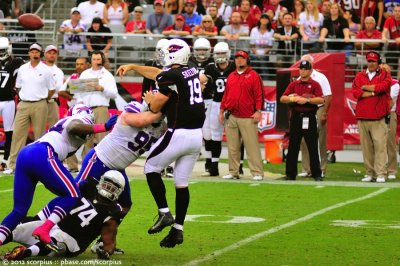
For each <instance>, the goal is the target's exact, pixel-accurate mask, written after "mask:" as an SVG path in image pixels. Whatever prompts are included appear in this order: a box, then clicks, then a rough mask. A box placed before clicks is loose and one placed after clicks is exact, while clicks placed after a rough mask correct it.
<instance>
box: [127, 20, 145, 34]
mask: <svg viewBox="0 0 400 266" xmlns="http://www.w3.org/2000/svg"><path fill="white" fill-rule="evenodd" d="M145 29H146V20H141V21H136V20H131V21H129V22H128V23H127V24H126V27H125V32H134V31H135V30H145Z"/></svg>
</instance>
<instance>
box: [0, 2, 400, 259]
mask: <svg viewBox="0 0 400 266" xmlns="http://www.w3.org/2000/svg"><path fill="white" fill-rule="evenodd" d="M17 3H18V1H15V7H14V8H17ZM385 3H386V2H385V1H378V2H374V1H370V0H366V1H364V2H363V3H362V5H359V6H350V7H349V6H348V5H347V4H344V3H342V4H338V3H331V2H330V1H329V0H324V1H322V2H321V3H318V2H317V1H316V0H308V1H306V2H305V3H303V2H301V1H278V0H269V1H257V3H253V2H252V1H251V0H241V1H239V2H238V3H237V4H236V5H232V6H230V5H228V4H227V3H224V2H223V1H221V0H215V2H214V1H207V0H205V1H194V0H185V1H182V0H181V1H173V0H167V1H165V2H163V1H162V0H155V1H154V3H153V4H154V13H153V14H149V16H148V17H147V19H146V20H144V18H143V16H142V14H143V8H142V7H141V6H140V5H138V3H136V4H135V3H133V2H132V3H131V2H129V3H127V2H124V1H121V0H109V1H107V2H106V3H103V2H101V1H96V0H90V1H83V2H81V3H79V5H77V7H74V8H72V9H71V11H70V19H69V20H65V21H64V22H63V23H62V24H61V26H60V28H59V31H60V32H61V33H63V34H64V43H63V49H71V50H74V49H77V50H79V49H87V50H88V51H89V52H90V53H89V55H90V56H89V59H86V58H77V59H76V73H75V74H73V75H71V77H70V78H69V79H67V80H66V81H65V82H63V80H62V78H61V77H63V76H64V74H63V72H62V70H61V69H59V68H58V67H57V66H56V58H57V55H58V53H59V48H58V47H56V46H54V45H49V46H47V47H46V48H44V49H43V48H42V46H41V45H40V44H38V43H33V44H31V45H30V46H29V48H28V52H27V54H28V61H27V62H23V61H22V59H21V58H17V57H14V56H13V55H12V52H11V51H12V47H11V45H12V41H11V42H10V40H9V39H8V38H5V37H1V38H0V64H1V66H2V69H1V70H0V73H1V75H2V76H6V77H7V80H6V81H5V82H2V86H3V87H4V88H3V90H2V91H1V93H0V104H1V105H0V111H1V114H2V116H3V121H4V130H5V132H6V144H5V155H4V159H3V161H2V163H1V168H2V170H3V171H4V173H5V174H14V175H15V180H14V182H15V183H16V184H17V186H16V187H17V189H16V190H15V192H14V193H19V194H21V195H24V197H23V198H22V199H19V200H18V199H16V201H15V206H14V209H13V210H12V212H11V213H10V214H9V215H8V216H7V217H6V218H5V219H4V220H3V221H2V223H1V226H0V245H2V244H5V243H8V242H10V241H11V240H13V239H12V237H14V238H15V239H14V240H16V239H18V238H21V239H22V238H23V237H22V236H21V237H20V236H18V234H17V233H15V232H14V234H13V230H18V227H17V225H18V224H19V223H20V222H28V221H26V220H25V218H26V217H25V216H26V214H27V211H28V209H29V207H30V204H31V202H32V198H33V194H34V189H35V186H36V184H37V183H38V182H39V181H40V182H42V183H43V184H44V185H45V186H46V187H47V188H48V189H49V190H51V191H53V192H55V193H56V194H57V195H58V196H59V198H57V199H55V200H53V201H52V202H50V203H49V204H48V205H47V206H46V207H45V209H44V210H43V211H42V215H38V216H37V217H36V218H35V219H36V220H37V219H38V218H40V219H41V220H43V221H44V223H35V224H34V225H28V227H29V229H32V230H31V234H32V235H33V236H35V237H36V238H37V239H38V240H39V241H36V242H35V240H33V239H31V238H29V239H27V240H26V239H24V240H21V242H23V243H25V244H26V243H30V245H31V247H29V248H28V249H27V248H23V247H18V248H16V249H14V250H13V251H12V252H10V253H9V254H7V256H8V257H7V259H24V258H26V257H29V256H36V255H38V254H39V255H46V254H48V253H49V252H47V253H46V252H44V251H43V249H44V248H46V247H47V248H49V249H51V250H53V251H55V252H59V251H60V249H61V248H60V246H59V245H58V239H57V236H58V237H59V236H60V233H59V232H58V235H57V234H56V232H54V231H53V230H54V228H56V230H61V229H62V230H61V231H65V232H67V230H68V228H69V226H68V223H75V222H76V221H74V218H73V217H72V216H73V215H72V214H73V213H72V212H71V213H70V211H71V210H74V209H73V208H74V207H75V208H76V207H77V206H79V204H80V202H79V200H81V201H82V202H83V204H88V203H87V202H88V201H92V202H93V204H92V207H93V208H99V209H98V210H99V212H100V210H102V207H101V206H95V205H96V204H97V203H98V202H97V201H96V200H98V199H99V201H100V202H102V201H104V202H107V204H108V205H110V206H112V208H113V209H115V212H113V213H112V214H109V216H110V217H111V218H112V219H114V220H115V221H116V223H117V224H118V223H120V222H122V220H123V217H124V216H125V215H126V214H127V213H128V211H129V209H130V206H131V204H132V203H131V199H130V188H129V182H128V180H127V176H126V173H125V168H126V167H127V166H128V165H129V164H130V163H132V162H133V161H134V160H136V159H137V158H138V157H139V156H140V155H142V154H143V153H144V152H146V151H149V156H148V158H147V160H146V164H145V167H144V171H145V174H146V178H147V182H148V185H149V189H150V191H151V193H152V195H153V197H154V200H155V202H156V204H157V208H158V219H157V221H156V222H155V224H154V225H153V226H151V227H150V229H149V230H148V233H149V234H154V233H158V232H160V231H162V230H163V229H164V228H166V227H168V226H171V230H170V232H169V233H168V235H167V236H166V237H165V238H164V239H163V240H162V241H161V242H160V246H161V247H174V246H175V245H179V244H182V242H183V224H184V221H185V217H186V211H187V208H188V206H189V199H190V196H189V188H188V185H189V182H188V179H189V177H190V174H191V172H192V170H193V167H194V164H195V162H196V160H197V159H198V157H199V155H200V150H201V146H202V142H204V145H205V151H206V152H205V156H206V158H207V160H206V165H205V170H206V171H207V172H208V173H209V175H210V176H219V168H218V161H219V157H220V154H221V141H222V133H223V130H224V128H225V130H226V133H227V134H226V135H227V142H228V143H227V144H228V150H229V173H228V174H227V175H225V176H223V178H224V179H239V178H240V174H241V171H240V160H241V156H242V158H243V154H244V150H243V148H241V146H243V147H244V148H245V149H246V155H247V158H248V161H249V168H250V170H251V174H252V179H253V180H255V181H261V180H263V177H264V173H263V170H262V162H261V156H260V150H259V149H258V148H257V145H258V143H257V142H256V141H255V140H256V139H257V138H255V135H257V123H258V122H259V121H260V117H261V112H262V109H263V106H264V98H263V89H262V86H263V82H262V79H261V77H260V74H261V73H257V71H254V69H253V68H252V67H253V63H252V62H251V59H252V58H258V59H259V61H261V62H259V61H258V62H257V63H254V64H263V66H264V69H266V71H269V70H268V66H269V65H268V64H269V63H268V56H269V54H270V51H271V48H272V46H273V44H274V43H275V42H277V43H278V45H279V49H278V50H277V51H278V53H280V54H281V56H280V57H279V59H280V61H279V62H277V64H279V65H280V66H284V65H285V62H286V63H288V61H286V60H287V59H286V56H289V55H293V54H295V52H294V51H295V50H296V49H300V48H299V45H298V44H299V42H298V41H297V40H302V41H303V42H304V46H305V47H306V48H307V50H308V52H310V54H311V53H312V52H319V51H321V50H322V49H323V46H322V44H324V43H325V41H326V38H329V39H337V40H340V41H338V42H334V41H331V42H328V43H327V50H330V51H344V52H345V53H347V52H348V51H349V50H351V49H353V47H352V45H353V43H352V42H349V40H350V39H351V38H352V36H357V37H356V38H362V39H376V40H383V41H387V40H389V39H393V40H395V41H396V43H391V44H390V45H388V48H387V49H388V50H389V51H392V52H393V53H394V56H390V53H389V56H387V63H388V64H383V62H382V57H381V55H380V53H379V50H381V49H382V45H381V42H371V43H367V44H365V43H357V42H356V43H355V48H356V49H360V50H369V49H373V50H375V51H369V52H367V53H365V54H362V56H363V57H365V60H366V61H367V69H366V70H363V71H361V72H359V73H358V74H357V76H356V78H355V80H354V82H353V86H352V90H353V94H354V96H355V98H356V99H357V109H356V118H357V120H358V125H359V127H360V128H362V131H361V132H360V135H361V144H362V150H363V155H364V163H365V167H366V176H365V177H364V178H363V179H362V181H363V182H372V181H376V182H385V181H386V179H395V178H396V173H397V172H396V169H395V167H393V162H394V161H395V162H397V156H396V153H395V152H393V149H395V148H396V145H395V144H393V139H395V135H393V134H390V132H391V131H393V128H395V125H396V124H397V121H395V119H394V118H395V117H396V116H395V115H394V114H393V113H395V112H396V110H397V109H396V104H397V98H398V91H399V83H398V81H397V80H395V79H392V77H391V75H390V67H392V70H394V71H395V73H397V72H398V54H396V53H397V52H398V51H399V47H400V33H399V29H398V26H397V25H398V23H399V21H400V5H399V3H398V2H393V1H391V2H390V3H389V2H388V4H385ZM394 3H397V5H394ZM391 4H393V5H394V6H392V5H391ZM6 11H8V13H7V12H6ZM5 12H6V13H5ZM9 13H10V8H9V7H7V9H6V10H3V15H5V16H6V15H8V14H9ZM132 13H133V14H132ZM0 15H1V13H0ZM393 25H394V26H395V27H397V28H396V29H395V30H393V27H394V26H393ZM116 26H120V27H124V28H125V31H126V33H129V34H135V33H141V34H143V33H145V34H153V33H155V34H163V35H165V37H166V38H169V40H168V39H161V40H160V41H158V44H157V47H156V51H155V58H154V59H153V60H151V61H150V62H149V63H148V64H146V66H139V65H135V64H129V65H123V66H121V67H120V68H119V69H118V71H117V73H116V74H119V75H125V74H126V72H128V71H129V70H134V71H136V72H138V73H140V74H141V75H143V76H144V77H145V78H146V79H147V81H146V82H144V83H143V86H144V87H143V99H144V101H143V103H138V102H136V101H134V102H130V103H128V104H127V105H126V107H125V109H124V111H123V112H122V114H120V115H119V117H118V118H117V116H112V117H110V116H109V113H108V108H109V105H110V100H111V99H115V98H116V97H117V85H116V81H115V78H114V76H113V75H112V73H110V71H108V70H107V57H108V54H109V51H110V49H112V37H109V36H102V35H92V36H91V35H88V36H87V37H86V38H82V36H81V35H80V34H79V33H80V32H84V31H87V32H91V33H109V32H112V29H115V28H116ZM381 29H382V31H380V30H381ZM188 35H193V36H196V37H198V38H196V39H193V40H192V39H185V38H184V37H185V36H188ZM216 35H221V36H224V37H225V40H224V41H222V42H216V39H213V38H210V37H213V36H216ZM244 36H249V37H252V39H251V41H250V43H248V40H247V39H243V38H242V37H244ZM249 44H250V45H249ZM364 45H366V47H364ZM190 46H192V47H193V49H192V50H191V49H190ZM296 54H298V53H296ZM42 57H44V62H42ZM260 58H261V59H260ZM393 58H395V59H396V60H393ZM89 64H90V65H89ZM388 65H389V66H390V67H389V66H388ZM299 68H300V78H299V79H298V80H297V81H294V82H292V83H291V84H290V85H289V86H288V88H287V89H286V91H285V93H284V95H283V96H282V98H281V99H280V101H281V102H282V103H287V104H289V105H290V109H291V111H292V117H291V125H290V127H291V128H290V133H292V134H291V135H290V140H291V142H290V144H289V154H288V161H287V165H286V175H287V176H286V179H287V180H294V179H296V176H297V157H298V153H299V150H300V143H301V139H302V137H304V139H305V143H306V146H307V148H308V151H309V158H310V161H309V162H308V164H309V165H308V166H306V165H305V166H304V168H305V169H304V171H305V174H306V175H311V176H312V177H314V178H315V180H316V181H322V180H323V178H324V177H325V172H326V163H323V165H321V164H320V157H322V156H319V154H318V150H324V149H323V148H325V147H323V146H326V142H325V141H323V140H322V141H321V140H320V142H319V143H318V134H321V135H322V134H326V132H325V131H324V132H321V131H319V132H318V130H319V128H321V127H322V126H323V125H324V124H325V123H326V119H329V118H327V117H326V115H327V112H328V108H329V101H330V98H331V97H332V95H331V94H332V93H331V91H330V86H329V82H328V84H326V82H325V80H324V78H323V77H321V75H323V74H321V73H319V72H317V71H316V70H314V69H313V57H312V55H308V56H306V57H302V58H301V63H300V66H299ZM317 75H319V76H317ZM249 77H250V78H249ZM325 79H326V78H325ZM82 80H85V81H84V82H85V83H84V86H82V83H83V81H82ZM321 80H323V81H321ZM80 81H81V82H82V83H79V82H80ZM80 86H81V87H80ZM145 86H146V87H145ZM203 96H204V97H203ZM58 97H64V98H66V99H67V100H68V101H69V103H70V106H71V109H70V110H69V111H68V115H67V117H66V118H61V119H60V117H59V116H58V115H59V114H58V108H57V102H58ZM333 97H334V96H333ZM16 99H18V105H17V108H16V112H15V100H16ZM371 108H372V109H371ZM374 108H375V109H374ZM318 112H319V113H318ZM317 113H318V116H316V115H317ZM390 113H392V116H389V114H390ZM161 115H163V116H161ZM164 116H165V117H166V118H165V119H166V120H167V126H165V125H164V124H163V121H164ZM14 117H15V121H14ZM139 118H140V119H141V120H143V121H145V122H143V123H142V124H140V123H138V119H139ZM59 119H60V120H59ZM317 120H318V121H317ZM10 121H13V122H10ZM317 124H318V125H319V126H317ZM389 124H390V128H391V131H390V130H389V127H388V126H387V125H389ZM30 125H31V126H32V127H33V129H34V142H33V144H30V145H28V146H25V145H26V143H25V140H26V137H27V132H28V128H29V126H30ZM46 128H48V131H47V132H46V133H45V131H46ZM14 129H15V130H14ZM108 131H111V133H110V134H109V135H107V134H108V133H107V132H108ZM320 137H321V136H320ZM370 138H371V139H370ZM378 140H379V141H378ZM181 143H185V145H180V144H181ZM388 143H389V145H388ZM81 145H84V154H83V156H84V161H83V165H84V167H82V169H80V171H79V173H78V176H77V179H74V178H73V177H72V175H71V173H70V171H71V172H74V171H77V170H78V169H77V167H78V166H77V164H76V160H75V163H74V162H71V163H72V166H71V167H69V168H70V169H67V168H66V167H64V165H63V161H64V160H65V159H67V158H68V157H69V156H71V155H73V154H74V153H75V152H76V151H77V150H78V149H79V148H80V146H81ZM118 145H120V146H118ZM318 145H319V146H320V147H319V149H318ZM24 146H25V147H24ZM116 147H119V149H118V150H116ZM178 147H179V148H178ZM393 147H394V148H393ZM325 150H326V149H325ZM371 154H374V156H371ZM388 154H389V156H388ZM35 155H36V156H38V157H40V158H38V162H37V163H32V160H30V157H31V156H35ZM117 155H118V156H117ZM9 156H10V158H8V157H9ZM8 159H9V160H8ZM39 159H40V160H39ZM321 159H322V160H324V162H325V161H326V158H321ZM242 160H243V159H242ZM171 163H174V167H175V169H174V170H175V171H174V172H173V173H172V177H173V178H174V182H175V191H176V202H175V204H176V208H175V209H176V216H175V218H174V217H173V215H172V214H171V212H170V210H169V207H168V204H167V200H166V198H165V190H166V188H165V186H164V183H163V181H162V179H161V173H162V171H163V169H165V168H167V167H168V166H169V165H170V164H171ZM386 165H389V168H390V169H389V170H388V169H386V168H387V167H386ZM68 170H70V171H68ZM114 170H116V173H115V171H114ZM110 171H114V172H111V173H110ZM46 173H48V174H46ZM87 177H90V178H94V179H96V180H95V181H93V182H98V185H97V186H94V187H92V188H90V189H91V190H92V192H93V191H95V192H94V194H95V196H93V195H92V196H87V195H86V194H85V195H84V197H82V195H81V192H82V191H80V190H81V189H82V188H84V187H85V184H86V183H87V182H88V181H87V180H86V179H87ZM105 179H107V180H105ZM78 184H80V185H79V186H78ZM116 202H118V203H119V204H121V206H122V207H121V206H119V205H116ZM99 205H101V204H99ZM77 208H79V207H77ZM102 211H103V212H102V215H104V216H105V217H107V215H108V213H104V212H105V210H102ZM71 217H72V218H71ZM106 220H107V219H105V218H104V219H103V220H100V221H98V222H99V223H100V224H101V225H102V224H103V223H104V226H106V224H107V226H110V225H109V224H108V223H106V222H107V221H108V220H107V221H106ZM68 221H69V222H68ZM57 223H60V227H54V226H55V225H56V224H57ZM21 226H24V225H21ZM113 226H114V227H113V230H110V232H111V233H110V234H111V236H112V237H111V238H113V239H114V242H113V241H111V245H109V243H107V240H106V239H108V240H109V237H110V236H108V237H106V235H103V234H102V230H99V228H97V227H95V228H93V237H92V238H93V239H95V238H96V237H97V236H99V235H101V236H102V238H101V241H99V242H104V246H101V245H98V246H97V247H96V248H95V252H96V253H97V254H98V257H99V258H102V259H109V258H110V256H111V255H112V254H113V252H114V251H115V250H116V247H115V235H116V229H115V227H116V226H117V225H115V224H114V225H113ZM60 228H61V229H60ZM100 228H101V226H100ZM16 232H18V231H16ZM70 237H71V236H70ZM72 238H73V237H72ZM77 238H78V236H77ZM93 239H91V240H93ZM69 241H70V242H68V243H71V242H72V244H71V246H67V247H66V248H67V251H68V252H69V253H71V254H72V255H78V254H79V253H81V252H83V251H84V249H86V248H87V246H88V245H89V243H86V242H85V243H83V244H81V243H79V241H78V239H72V240H71V239H69ZM74 241H75V242H74ZM82 241H83V240H82ZM76 242H78V243H76ZM28 250H29V251H28ZM45 253H46V254H45Z"/></svg>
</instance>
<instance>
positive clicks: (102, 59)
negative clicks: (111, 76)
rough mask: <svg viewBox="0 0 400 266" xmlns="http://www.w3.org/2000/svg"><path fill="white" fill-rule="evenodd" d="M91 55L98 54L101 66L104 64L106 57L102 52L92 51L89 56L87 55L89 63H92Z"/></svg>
mask: <svg viewBox="0 0 400 266" xmlns="http://www.w3.org/2000/svg"><path fill="white" fill-rule="evenodd" d="M93 54H99V55H100V56H101V65H102V66H103V65H104V63H105V62H106V56H105V55H104V53H103V51H100V50H94V51H93V52H92V53H91V54H90V55H89V63H90V64H91V63H92V56H93Z"/></svg>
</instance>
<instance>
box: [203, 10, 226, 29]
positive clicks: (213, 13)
mask: <svg viewBox="0 0 400 266" xmlns="http://www.w3.org/2000/svg"><path fill="white" fill-rule="evenodd" d="M207 11H208V14H209V15H210V16H211V18H212V20H213V21H214V25H215V26H216V27H217V28H218V34H220V33H221V29H222V28H223V27H224V26H225V21H224V20H223V19H222V18H221V17H220V16H218V8H217V5H215V4H211V5H210V6H209V7H208V9H207Z"/></svg>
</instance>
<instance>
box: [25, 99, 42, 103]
mask: <svg viewBox="0 0 400 266" xmlns="http://www.w3.org/2000/svg"><path fill="white" fill-rule="evenodd" d="M44 100H46V99H40V100H37V101H25V100H21V102H26V103H37V102H41V101H44Z"/></svg>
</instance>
